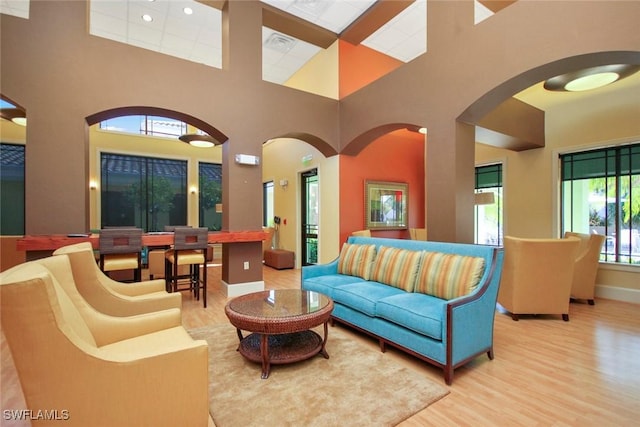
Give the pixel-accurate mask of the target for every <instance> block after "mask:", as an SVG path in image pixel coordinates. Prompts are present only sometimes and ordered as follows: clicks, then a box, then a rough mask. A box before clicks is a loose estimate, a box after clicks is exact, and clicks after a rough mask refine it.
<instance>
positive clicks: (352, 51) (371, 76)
mask: <svg viewBox="0 0 640 427" xmlns="http://www.w3.org/2000/svg"><path fill="white" fill-rule="evenodd" d="M339 43H340V44H339V45H338V57H339V60H338V73H339V74H338V75H339V90H338V96H339V99H342V98H344V97H345V96H347V95H349V94H351V93H353V92H355V91H357V90H358V89H360V88H363V87H364V86H366V85H368V84H369V83H371V82H372V81H374V80H377V79H379V78H380V77H382V76H384V75H385V74H387V73H389V72H391V71H393V70H395V69H396V68H398V67H399V66H401V65H402V64H403V62H402V61H398V60H397V59H394V58H392V57H390V56H387V55H384V54H382V53H380V52H377V51H375V50H373V49H369V48H368V47H366V46H362V45H358V46H355V45H352V44H351V43H348V42H345V41H343V40H339Z"/></svg>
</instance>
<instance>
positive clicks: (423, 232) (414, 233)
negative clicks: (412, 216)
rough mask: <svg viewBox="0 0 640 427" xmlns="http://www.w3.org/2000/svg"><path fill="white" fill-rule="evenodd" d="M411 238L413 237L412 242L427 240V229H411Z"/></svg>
mask: <svg viewBox="0 0 640 427" xmlns="http://www.w3.org/2000/svg"><path fill="white" fill-rule="evenodd" d="M409 237H411V240H427V229H426V228H410V229H409Z"/></svg>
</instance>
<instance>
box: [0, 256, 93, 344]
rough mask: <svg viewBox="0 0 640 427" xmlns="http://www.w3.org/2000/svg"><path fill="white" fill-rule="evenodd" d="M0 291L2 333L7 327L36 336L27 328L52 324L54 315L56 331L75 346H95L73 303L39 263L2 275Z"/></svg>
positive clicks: (25, 264)
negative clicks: (59, 331)
mask: <svg viewBox="0 0 640 427" xmlns="http://www.w3.org/2000/svg"><path fill="white" fill-rule="evenodd" d="M54 258H58V257H54ZM60 258H62V257H60ZM67 262H68V260H67ZM0 289H1V290H2V297H1V298H0V302H1V303H2V327H3V329H5V333H8V332H7V329H9V328H17V329H16V330H14V331H13V333H16V334H18V335H20V334H27V333H36V332H34V331H27V329H26V328H28V327H29V326H28V325H34V324H38V323H46V322H51V319H52V317H51V314H53V319H55V323H56V324H57V327H56V328H57V329H59V330H61V331H63V333H64V334H65V335H67V336H68V337H69V338H70V339H72V341H74V342H75V343H76V344H80V343H81V342H83V343H85V344H87V345H89V346H93V347H95V346H96V341H95V339H94V337H93V334H92V333H91V330H90V329H89V327H88V325H87V323H86V321H85V320H84V318H83V316H82V314H81V313H80V311H79V310H78V308H77V307H76V305H75V304H74V302H73V300H72V299H71V298H70V297H69V295H67V293H66V292H65V290H64V289H63V287H62V286H61V285H60V283H59V282H58V280H57V279H56V277H55V276H54V274H53V273H52V272H51V271H50V270H49V269H48V268H46V267H45V266H44V265H43V264H41V263H40V262H39V261H30V262H26V263H24V264H20V265H18V266H16V267H14V268H12V269H9V270H7V271H5V272H3V273H1V274H0ZM47 313H51V314H47ZM27 317H30V318H29V319H27ZM34 317H35V318H34ZM36 318H37V319H40V320H36ZM20 319H22V320H20ZM16 322H17V323H16ZM43 326H44V325H43ZM44 328H45V330H46V328H47V327H46V326H44ZM31 351H34V350H33V349H32V350H31ZM36 351H37V350H36Z"/></svg>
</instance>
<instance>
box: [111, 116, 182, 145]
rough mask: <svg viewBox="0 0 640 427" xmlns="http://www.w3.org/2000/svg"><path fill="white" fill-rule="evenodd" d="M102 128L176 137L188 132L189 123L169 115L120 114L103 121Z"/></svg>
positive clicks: (159, 136) (135, 133)
mask: <svg viewBox="0 0 640 427" xmlns="http://www.w3.org/2000/svg"><path fill="white" fill-rule="evenodd" d="M100 129H102V130H106V131H112V132H124V133H132V134H134V135H149V136H155V137H158V138H172V139H175V138H177V137H179V136H180V135H184V134H185V133H187V124H186V123H185V122H181V121H180V120H175V119H170V118H167V117H157V116H145V115H141V116H120V117H114V118H112V119H108V120H103V121H101V122H100Z"/></svg>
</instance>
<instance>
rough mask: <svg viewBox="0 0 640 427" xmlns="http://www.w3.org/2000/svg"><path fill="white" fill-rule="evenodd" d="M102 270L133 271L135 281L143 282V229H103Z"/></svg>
mask: <svg viewBox="0 0 640 427" xmlns="http://www.w3.org/2000/svg"><path fill="white" fill-rule="evenodd" d="M98 242H99V243H98V247H99V251H100V261H99V262H100V270H102V271H103V272H104V273H105V274H107V275H109V272H111V271H120V270H133V271H134V274H133V281H134V282H140V281H141V280H142V229H140V228H134V227H123V228H103V229H102V230H100V237H99V240H98Z"/></svg>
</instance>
